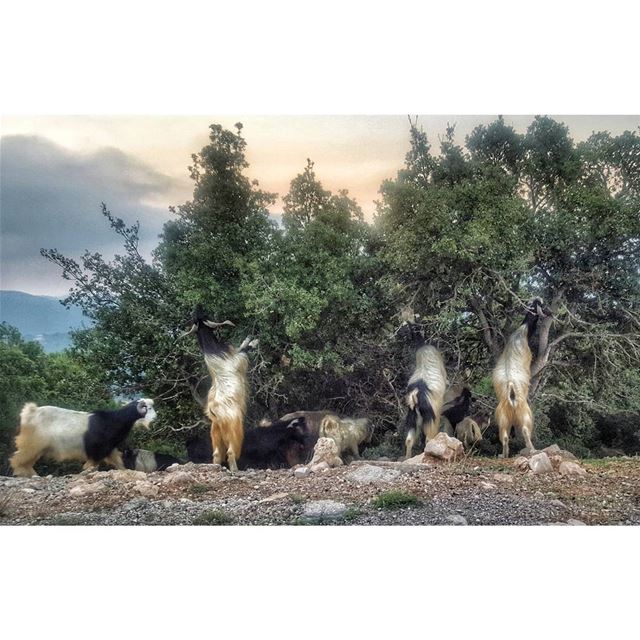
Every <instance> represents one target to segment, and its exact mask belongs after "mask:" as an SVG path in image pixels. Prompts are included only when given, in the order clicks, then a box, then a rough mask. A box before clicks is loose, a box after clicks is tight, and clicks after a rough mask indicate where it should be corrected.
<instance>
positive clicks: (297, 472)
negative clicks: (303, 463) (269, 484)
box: [293, 467, 311, 478]
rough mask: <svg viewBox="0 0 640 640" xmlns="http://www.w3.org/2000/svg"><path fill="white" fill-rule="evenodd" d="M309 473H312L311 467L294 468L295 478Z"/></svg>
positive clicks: (303, 476)
mask: <svg viewBox="0 0 640 640" xmlns="http://www.w3.org/2000/svg"><path fill="white" fill-rule="evenodd" d="M308 475H311V469H309V467H298V468H297V469H294V470H293V476H294V477H295V478H306V477H307V476H308Z"/></svg>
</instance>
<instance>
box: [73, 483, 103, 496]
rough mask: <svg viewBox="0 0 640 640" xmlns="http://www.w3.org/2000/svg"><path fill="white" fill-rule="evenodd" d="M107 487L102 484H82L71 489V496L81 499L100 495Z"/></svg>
mask: <svg viewBox="0 0 640 640" xmlns="http://www.w3.org/2000/svg"><path fill="white" fill-rule="evenodd" d="M105 488H106V487H105V486H104V485H103V484H102V483H101V482H94V483H92V484H88V483H82V484H77V485H75V486H73V487H71V489H69V495H72V496H75V497H77V498H81V497H83V496H90V495H93V494H95V493H100V492H101V491H103V490H104V489H105Z"/></svg>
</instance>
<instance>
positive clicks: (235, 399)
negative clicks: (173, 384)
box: [197, 321, 250, 471]
mask: <svg viewBox="0 0 640 640" xmlns="http://www.w3.org/2000/svg"><path fill="white" fill-rule="evenodd" d="M197 324H198V343H199V344H200V348H201V349H202V352H203V354H204V361H205V364H206V365H207V369H208V370H209V375H210V376H211V388H210V389H209V393H208V395H207V404H206V407H205V415H206V416H207V417H208V418H209V420H211V445H212V448H213V462H214V463H215V464H222V463H223V462H224V461H225V460H226V461H227V464H228V466H229V469H230V470H231V471H237V470H238V465H237V460H238V458H239V457H240V453H241V451H242V441H243V439H244V416H245V413H246V410H247V368H248V366H249V359H248V357H247V348H248V346H249V344H250V343H249V342H248V341H247V340H245V342H244V343H243V344H242V346H241V347H240V349H236V348H235V347H232V346H230V345H224V344H221V343H220V342H218V340H217V338H216V336H215V334H214V332H213V330H212V329H211V328H210V327H208V326H206V325H205V324H204V322H203V321H200V322H198V323H197ZM245 343H246V344H245Z"/></svg>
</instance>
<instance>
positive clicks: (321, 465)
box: [309, 460, 330, 473]
mask: <svg viewBox="0 0 640 640" xmlns="http://www.w3.org/2000/svg"><path fill="white" fill-rule="evenodd" d="M329 469H330V467H329V463H328V462H327V461H326V460H323V461H322V462H318V464H312V465H311V466H310V467H309V470H310V471H311V473H318V472H319V471H328V470H329Z"/></svg>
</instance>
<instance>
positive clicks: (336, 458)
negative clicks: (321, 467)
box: [311, 438, 343, 467]
mask: <svg viewBox="0 0 640 640" xmlns="http://www.w3.org/2000/svg"><path fill="white" fill-rule="evenodd" d="M320 462H326V463H327V464H328V465H329V466H330V467H339V466H341V465H342V464H343V462H342V458H341V457H340V452H339V451H338V445H337V444H336V443H335V440H333V438H318V441H317V442H316V444H315V446H314V447H313V459H312V460H311V466H313V465H314V464H319V463H320Z"/></svg>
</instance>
